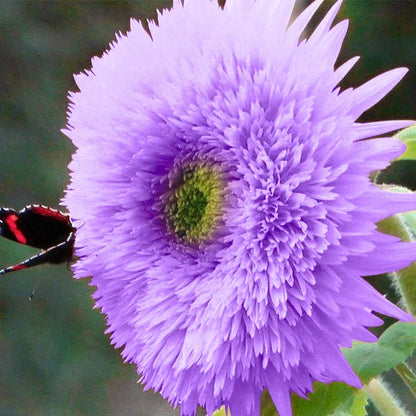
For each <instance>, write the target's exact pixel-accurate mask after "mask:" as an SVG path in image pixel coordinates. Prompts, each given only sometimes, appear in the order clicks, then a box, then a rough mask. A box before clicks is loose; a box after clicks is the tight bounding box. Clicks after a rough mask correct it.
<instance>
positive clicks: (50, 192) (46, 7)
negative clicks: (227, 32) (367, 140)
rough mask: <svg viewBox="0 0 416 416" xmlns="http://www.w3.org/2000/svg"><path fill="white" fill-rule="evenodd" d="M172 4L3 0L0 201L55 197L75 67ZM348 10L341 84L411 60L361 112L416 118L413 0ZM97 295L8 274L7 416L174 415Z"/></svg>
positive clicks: (1, 397) (19, 253) (3, 370)
mask: <svg viewBox="0 0 416 416" xmlns="http://www.w3.org/2000/svg"><path fill="white" fill-rule="evenodd" d="M170 3H171V2H170V1H113V2H109V1H100V2H98V1H97V2H89V1H79V2H68V1H4V0H3V1H1V2H0V97H1V99H0V155H1V156H0V183H1V187H0V206H9V207H13V208H16V209H20V208H22V207H23V206H24V205H26V204H28V203H32V202H36V203H43V204H46V205H51V206H54V207H57V206H58V204H59V201H60V199H61V198H62V196H63V189H64V188H65V186H66V184H67V183H68V171H67V168H66V166H67V164H68V162H69V160H70V158H71V154H72V152H73V150H74V148H73V146H72V145H71V143H70V142H69V140H68V139H66V138H65V137H64V136H63V135H62V134H61V133H60V129H61V128H62V127H64V126H65V112H66V105H67V98H66V97H67V91H68V90H73V89H74V88H75V85H74V82H73V78H72V74H73V73H77V72H80V71H81V70H83V69H84V68H86V67H89V65H90V59H91V57H92V56H94V55H100V54H101V53H102V52H103V51H104V50H105V49H106V47H107V45H108V43H109V42H110V41H111V40H113V39H114V33H115V32H117V31H120V30H121V31H123V32H125V31H126V30H127V29H128V27H129V18H130V17H136V18H144V17H145V16H147V17H154V16H155V14H154V9H155V7H164V6H168V5H169V4H170ZM331 3H332V2H331V1H329V2H327V5H326V6H324V8H325V7H327V6H328V5H329V4H331ZM342 15H343V16H348V17H349V18H350V21H351V25H350V31H349V35H348V38H347V41H346V43H345V48H344V49H343V56H342V58H341V59H340V62H342V61H344V60H345V59H347V58H349V57H351V56H354V55H361V56H362V59H361V61H360V62H359V63H358V64H357V67H356V69H355V70H354V71H353V74H352V75H350V76H348V78H347V79H346V82H345V83H344V85H345V86H347V85H352V86H356V85H358V84H359V83H362V82H365V81H366V80H368V79H369V78H371V77H372V76H374V75H376V74H378V73H380V72H382V71H384V70H387V69H391V68H393V67H396V66H407V67H409V68H410V69H411V72H410V74H408V75H407V76H406V78H405V80H404V81H403V82H402V83H401V84H400V85H399V86H398V87H397V88H396V89H395V90H394V91H393V92H392V93H391V94H389V96H388V97H387V99H385V100H384V101H383V102H382V103H381V104H378V105H377V106H376V107H375V108H374V109H372V110H370V111H369V112H368V113H367V114H366V115H365V119H368V120H379V119H387V118H393V119H394V118H415V117H416V115H415V106H414V102H415V97H416V87H415V86H416V65H415V63H416V46H415V45H416V25H415V19H416V1H374V0H372V1H348V0H347V1H346V2H345V4H344V6H343V8H342ZM392 175H394V176H392ZM391 177H393V178H394V180H395V181H396V182H398V181H400V182H402V183H407V184H408V185H409V186H412V187H414V182H415V180H414V177H415V170H414V166H413V165H411V164H409V163H407V164H406V163H402V164H401V165H400V166H397V168H395V169H393V170H392V171H391V172H390V173H389V174H388V175H387V179H388V178H391ZM412 181H413V183H412ZM0 253H1V254H0V266H1V267H3V266H7V265H10V264H12V263H14V262H18V261H21V260H22V259H24V258H26V257H28V256H30V255H33V254H34V253H35V250H32V249H31V248H28V247H24V246H20V245H18V244H14V243H12V242H10V241H7V240H4V239H0ZM33 290H35V293H34V297H33V299H32V300H28V297H29V296H30V294H31V293H32V291H33ZM90 295H91V288H89V286H88V282H87V281H75V280H73V279H71V273H70V271H69V270H68V269H67V268H66V267H65V266H42V267H39V268H35V269H31V270H26V271H21V272H19V273H16V274H14V275H7V277H5V278H1V280H0V416H17V415H18V416H26V415H30V416H37V415H39V416H66V415H68V416H69V415H86V416H96V415H113V416H117V415H123V416H133V415H140V416H156V415H175V414H178V412H175V411H173V410H170V409H169V407H168V406H167V405H166V403H164V402H163V401H162V400H161V399H160V398H159V396H158V395H154V394H152V393H149V392H148V393H145V394H143V393H142V388H141V386H140V385H137V384H136V380H137V375H136V372H135V369H134V367H133V366H128V365H123V364H122V361H121V359H120V356H119V352H118V351H115V350H114V349H113V348H112V347H111V346H110V343H109V341H108V338H107V336H105V335H104V329H105V325H104V320H103V317H102V316H101V315H100V314H99V313H98V311H95V310H92V301H91V298H90Z"/></svg>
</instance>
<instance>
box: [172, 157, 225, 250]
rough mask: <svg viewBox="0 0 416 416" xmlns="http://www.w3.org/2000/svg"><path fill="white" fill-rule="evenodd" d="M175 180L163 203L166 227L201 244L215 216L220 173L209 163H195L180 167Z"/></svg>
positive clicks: (190, 241) (212, 225)
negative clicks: (184, 167) (183, 167)
mask: <svg viewBox="0 0 416 416" xmlns="http://www.w3.org/2000/svg"><path fill="white" fill-rule="evenodd" d="M175 182H176V183H175V184H173V185H171V188H172V191H171V193H170V194H169V195H168V198H167V203H166V205H165V216H166V221H167V224H168V228H169V229H170V230H171V232H172V233H173V234H175V236H176V237H177V238H178V239H179V240H181V241H184V242H189V243H202V242H203V241H204V240H206V239H207V238H209V237H210V235H211V234H212V232H213V231H214V229H215V226H216V224H217V221H218V218H219V213H220V208H221V201H222V181H221V176H220V173H219V172H218V171H217V170H216V169H215V168H214V167H212V166H198V165H197V166H192V167H189V168H186V169H184V170H182V172H181V173H180V175H179V177H178V178H177V180H176V181H175Z"/></svg>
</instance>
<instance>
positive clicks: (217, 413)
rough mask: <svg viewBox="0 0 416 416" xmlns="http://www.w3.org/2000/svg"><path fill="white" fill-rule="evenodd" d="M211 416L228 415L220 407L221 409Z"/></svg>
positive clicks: (223, 408)
mask: <svg viewBox="0 0 416 416" xmlns="http://www.w3.org/2000/svg"><path fill="white" fill-rule="evenodd" d="M211 416H230V414H229V413H228V414H227V412H226V411H225V407H224V406H222V407H221V409H218V410H216V411H215V412H214V413H213V414H212V415H211Z"/></svg>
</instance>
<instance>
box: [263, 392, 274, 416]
mask: <svg viewBox="0 0 416 416" xmlns="http://www.w3.org/2000/svg"><path fill="white" fill-rule="evenodd" d="M260 414H261V416H279V413H278V412H277V410H276V407H275V405H274V403H273V400H272V398H271V397H270V394H269V392H268V391H267V390H264V391H263V394H262V396H261V412H260Z"/></svg>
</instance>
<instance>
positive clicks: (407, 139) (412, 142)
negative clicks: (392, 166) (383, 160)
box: [395, 124, 416, 160]
mask: <svg viewBox="0 0 416 416" xmlns="http://www.w3.org/2000/svg"><path fill="white" fill-rule="evenodd" d="M395 137H396V138H398V139H400V140H401V141H402V142H403V143H404V144H405V145H406V146H407V149H406V151H405V152H404V153H403V154H402V155H400V156H399V157H398V158H396V159H395V160H415V159H416V124H414V125H413V126H410V127H408V128H407V129H404V130H402V131H400V132H399V133H397V134H396V136H395Z"/></svg>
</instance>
